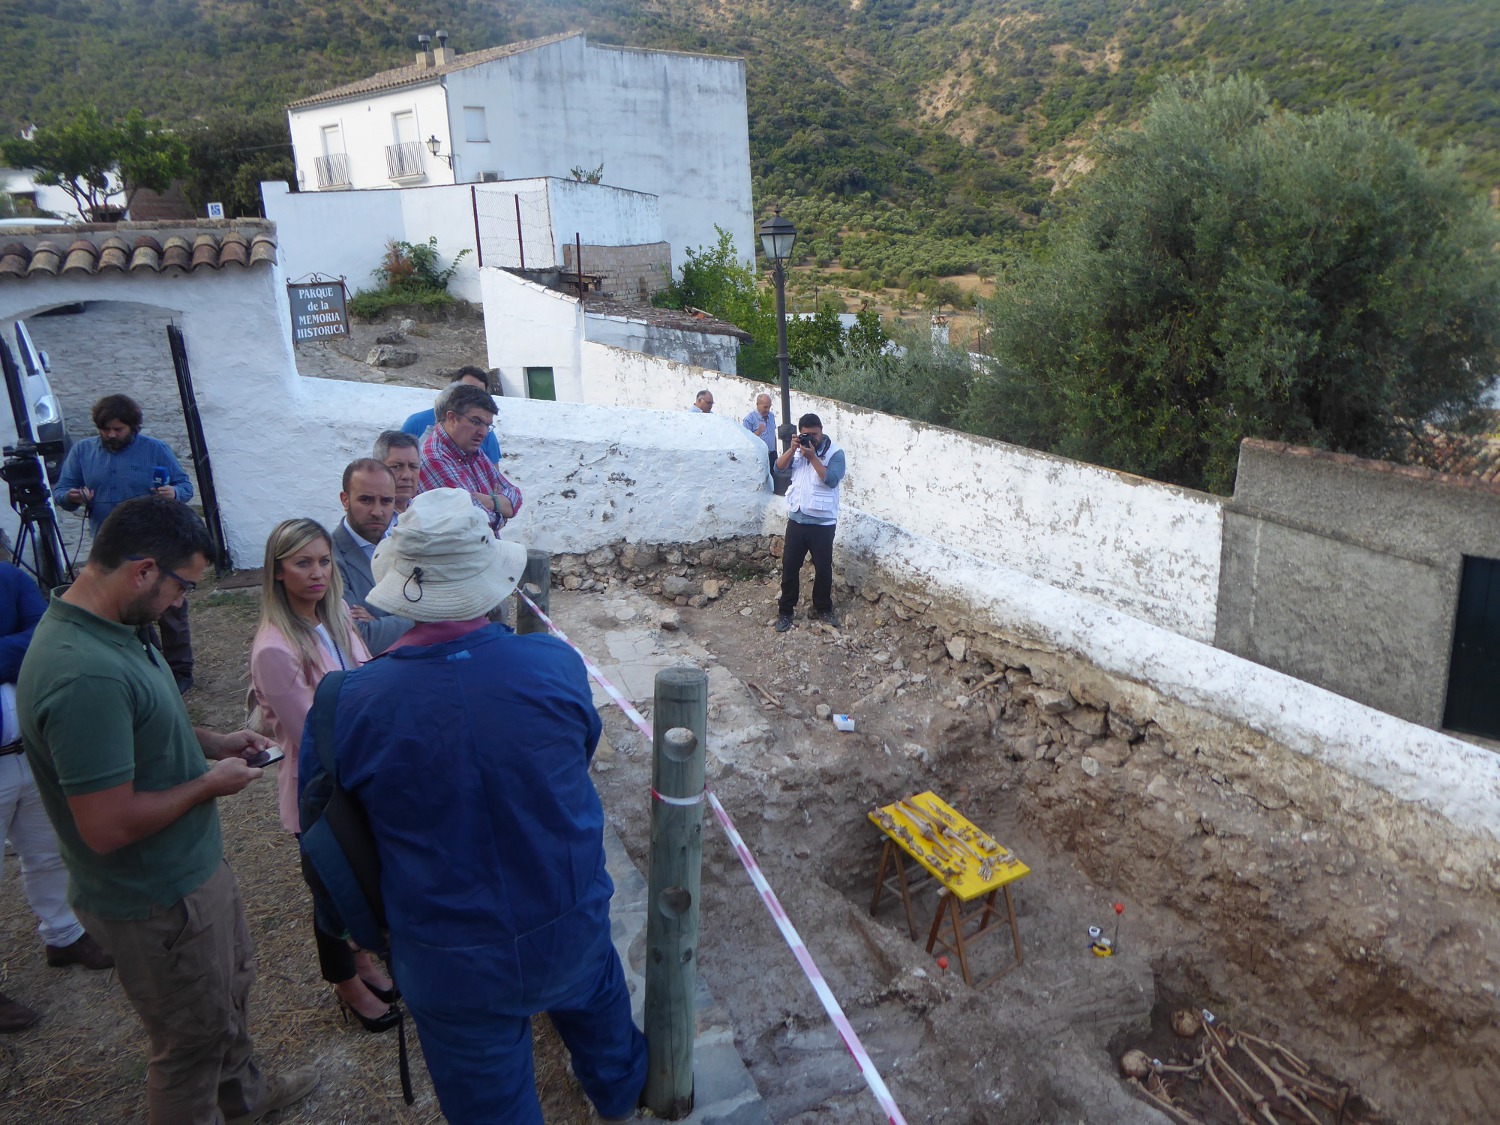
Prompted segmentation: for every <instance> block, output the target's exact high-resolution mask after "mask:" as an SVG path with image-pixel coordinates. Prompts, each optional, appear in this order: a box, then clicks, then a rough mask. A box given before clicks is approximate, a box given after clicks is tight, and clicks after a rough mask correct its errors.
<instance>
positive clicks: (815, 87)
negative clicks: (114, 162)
mask: <svg viewBox="0 0 1500 1125" xmlns="http://www.w3.org/2000/svg"><path fill="white" fill-rule="evenodd" d="M437 27H443V28H445V29H446V30H447V31H448V32H449V33H450V35H451V37H452V44H453V45H454V46H455V47H457V48H458V49H459V50H466V49H467V50H473V49H478V48H482V47H487V46H492V45H495V44H498V43H503V42H507V41H511V40H515V39H521V38H527V37H530V36H534V35H542V34H548V33H551V32H554V31H559V30H564V29H568V28H581V29H583V30H585V31H587V32H588V33H589V34H590V35H591V36H592V37H594V38H595V39H596V40H598V41H601V42H617V43H625V44H630V45H635V46H644V47H668V48H677V49H687V50H694V51H710V52H716V53H726V54H735V55H741V56H744V57H745V58H746V59H747V60H748V63H749V66H748V76H749V97H750V129H751V154H752V161H753V165H754V172H755V177H756V182H757V190H758V199H759V200H761V201H763V204H765V205H768V204H769V202H770V201H772V200H774V199H781V200H784V201H786V202H787V204H788V211H789V213H790V214H791V215H792V217H793V218H794V220H795V221H797V223H798V225H799V228H801V229H803V230H804V231H805V232H806V234H807V235H808V237H807V238H806V239H804V241H803V244H802V245H803V247H804V249H805V251H806V253H807V255H808V260H809V261H810V262H814V263H816V264H820V265H835V264H841V265H843V266H844V267H845V268H847V269H852V270H860V271H865V275H864V277H863V278H862V279H861V280H863V281H865V282H867V283H868V284H871V285H874V284H878V282H879V281H881V280H884V281H886V282H890V283H897V282H899V283H902V284H905V283H907V282H909V281H910V280H911V279H913V278H919V277H922V276H927V275H944V274H950V273H959V272H968V271H973V270H976V269H978V270H984V269H990V270H993V269H995V268H996V266H997V263H998V262H999V260H1000V258H1001V256H1002V254H1003V252H1004V251H1005V249H1006V248H1007V246H1008V245H1009V244H1010V243H1011V242H1012V241H1013V240H1014V239H1015V238H1016V237H1018V236H1019V235H1020V234H1022V233H1024V232H1025V231H1026V230H1028V229H1030V228H1031V227H1033V226H1035V224H1036V223H1037V221H1038V218H1039V217H1040V216H1042V215H1043V214H1044V213H1045V208H1046V204H1047V200H1048V198H1049V196H1050V194H1051V193H1052V191H1053V190H1054V187H1055V185H1057V184H1059V183H1066V182H1067V181H1068V180H1069V179H1070V178H1071V177H1072V176H1074V175H1076V174H1077V173H1078V172H1079V171H1081V170H1083V169H1086V168H1087V166H1088V165H1087V161H1086V152H1087V148H1088V144H1089V141H1090V138H1091V137H1092V136H1093V135H1094V134H1095V133H1096V132H1097V130H1098V129H1099V128H1100V127H1101V126H1106V125H1111V124H1127V123H1130V122H1131V121H1133V120H1134V119H1135V118H1136V117H1137V116H1138V114H1139V113H1140V111H1141V109H1142V108H1143V107H1144V105H1145V102H1146V99H1147V98H1148V97H1149V96H1150V94H1151V93H1152V91H1153V90H1154V89H1155V88H1156V84H1157V82H1158V80H1159V79H1160V77H1161V76H1162V75H1165V74H1172V73H1181V72H1184V71H1188V70H1194V69H1199V68H1202V67H1204V66H1206V65H1212V66H1214V67H1215V68H1216V69H1217V71H1218V72H1219V73H1220V74H1225V75H1227V74H1230V73H1234V72H1241V71H1243V72H1246V73H1249V74H1252V75H1254V76H1255V77H1257V78H1259V79H1260V80H1261V81H1263V82H1264V83H1265V85H1266V87H1267V88H1268V90H1269V92H1270V94H1271V96H1272V97H1273V98H1274V99H1276V100H1277V101H1278V102H1280V103H1281V104H1283V105H1286V106H1288V107H1290V108H1295V109H1299V110H1313V109H1318V108H1321V107H1324V106H1327V105H1329V104H1331V103H1333V102H1336V101H1339V100H1345V101H1348V102H1351V103H1353V104H1354V105H1356V106H1359V107H1362V108H1367V109H1370V110H1373V111H1375V112H1378V113H1381V114H1388V115H1390V116H1391V117H1392V118H1393V119H1394V120H1396V121H1397V122H1398V123H1399V124H1401V125H1402V126H1403V127H1404V128H1405V129H1407V130H1408V132H1409V133H1410V134H1411V135H1412V136H1413V137H1414V138H1416V139H1417V140H1419V141H1420V142H1421V143H1423V144H1425V145H1427V146H1429V147H1434V148H1436V147H1439V146H1442V145H1445V144H1449V143H1461V144H1464V145H1466V146H1467V147H1468V148H1469V150H1470V152H1471V159H1470V163H1469V165H1468V174H1469V176H1470V178H1471V180H1472V182H1473V183H1474V185H1475V188H1476V190H1492V189H1493V188H1494V187H1495V185H1497V184H1500V18H1497V13H1496V8H1495V3H1494V0H1420V2H1417V0H1385V2H1380V0H1375V2H1369V3H1360V4H1352V5H1337V4H1333V3H1328V2H1326V0H1253V2H1250V0H745V2H742V3H733V4H726V3H721V2H718V0H533V2H531V3H519V2H516V0H488V2H478V0H431V2H424V3H415V2H411V0H0V41H3V42H4V43H5V44H6V46H7V50H5V51H3V52H0V126H3V127H4V128H6V129H7V130H9V129H13V128H15V127H16V126H18V125H19V124H21V123H23V122H27V121H42V122H45V121H46V120H48V119H49V117H51V116H53V115H55V114H58V113H59V112H62V111H64V110H66V109H69V108H72V107H76V106H78V105H80V104H84V103H93V104H97V105H99V106H100V107H101V108H104V109H106V110H108V109H113V108H119V109H121V110H123V109H125V108H129V107H139V108H140V109H142V110H143V111H144V112H146V113H147V114H148V115H152V116H156V117H159V118H162V119H164V120H166V121H169V122H172V123H175V124H184V123H187V122H190V121H193V120H205V119H213V120H221V119H223V118H224V117H225V116H226V115H234V116H248V117H264V116H273V117H274V116H276V115H278V114H279V112H280V107H281V106H282V105H283V104H284V103H285V102H286V101H288V100H290V99H292V98H295V97H298V96H300V95H303V94H307V93H311V92H314V91H316V90H319V89H322V88H326V87H328V86H331V85H334V84H337V83H340V82H344V81H347V80H350V79H353V78H357V77H360V76H362V75H365V74H368V73H370V72H372V71H375V70H378V69H383V68H386V67H390V66H394V65H398V64H399V63H401V62H402V61H404V60H405V59H407V58H409V57H410V55H411V52H412V51H413V50H414V41H415V36H416V35H417V34H418V33H419V32H422V31H432V30H434V29H435V28H437ZM1081 158H1083V159H1081ZM558 172H559V173H564V172H566V169H558Z"/></svg>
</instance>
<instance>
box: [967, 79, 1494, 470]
mask: <svg viewBox="0 0 1500 1125" xmlns="http://www.w3.org/2000/svg"><path fill="white" fill-rule="evenodd" d="M1100 149H1101V151H1100V153H1099V157H1100V159H1099V163H1098V167H1097V168H1096V170H1095V171H1094V172H1093V173H1091V174H1090V175H1089V176H1088V177H1087V178H1086V179H1085V180H1084V182H1083V183H1082V184H1081V185H1080V186H1079V187H1078V188H1077V189H1076V191H1075V193H1074V195H1073V197H1072V198H1071V199H1070V200H1068V201H1067V202H1066V203H1064V204H1063V205H1062V214H1061V215H1060V216H1059V218H1058V219H1057V221H1056V222H1055V223H1054V225H1053V227H1052V230H1051V232H1050V235H1049V236H1048V237H1047V238H1046V239H1045V241H1044V243H1043V244H1042V245H1041V246H1040V247H1039V248H1038V249H1037V250H1036V251H1035V252H1034V253H1033V254H1032V255H1031V256H1030V257H1028V258H1026V259H1024V260H1022V261H1021V262H1020V263H1018V264H1016V265H1014V266H1012V267H1011V268H1010V269H1009V270H1008V271H1006V272H1004V273H1003V274H1002V275H1001V277H1000V285H999V289H998V291H997V294H996V296H995V298H994V299H993V300H992V301H991V302H990V303H989V304H988V307H987V315H988V318H989V320H990V329H991V339H992V341H993V345H994V346H993V355H994V357H995V362H994V365H993V366H992V368H990V369H989V370H988V371H987V372H986V373H985V374H984V376H983V377H982V378H980V379H978V380H977V381H976V383H975V385H974V387H973V389H972V393H971V395H970V399H969V403H968V406H967V408H966V411H965V415H964V419H963V421H964V422H965V424H966V425H967V426H968V428H971V429H974V430H976V431H978V432H981V433H987V434H991V435H993V436H996V437H1002V438H1005V439H1007V440H1011V441H1017V442H1020V443H1023V444H1026V445H1031V446H1033V447H1036V448H1042V449H1048V450H1051V451H1054V452H1057V453H1062V454H1065V455H1067V456H1072V457H1078V458H1081V459H1085V460H1089V461H1094V462H1097V463H1100V464H1104V465H1110V466H1113V467H1115V468H1119V469H1124V470H1128V471H1131V472H1137V473H1142V474H1144V475H1147V476H1151V477H1155V478H1157V479H1160V480H1165V481H1171V482H1174V483H1178V484H1183V485H1188V486H1192V487H1199V488H1210V489H1214V490H1219V491H1227V490H1229V489H1230V488H1231V487H1232V483H1233V478H1234V471H1235V464H1236V458H1237V451H1238V446H1239V442H1240V439H1241V438H1244V437H1247V436H1255V437H1265V438H1272V439H1278V440H1284V441H1292V442H1297V443H1302V444H1307V445H1313V446H1318V447H1322V448H1327V449H1332V450H1336V451H1340V452H1348V453H1355V454H1360V455H1364V456H1374V457H1386V458H1394V459H1405V458H1406V457H1408V456H1410V455H1412V454H1413V452H1414V451H1415V450H1416V449H1417V448H1419V447H1420V444H1421V443H1422V442H1423V441H1424V440H1425V439H1426V435H1428V434H1430V433H1431V432H1432V428H1433V426H1434V425H1436V426H1439V427H1441V426H1450V427H1459V426H1462V424H1463V423H1464V420H1465V419H1466V418H1469V417H1471V416H1472V412H1473V410H1474V409H1475V407H1476V406H1477V403H1478V400H1479V397H1480V395H1481V393H1482V391H1483V389H1484V387H1485V384H1486V383H1487V381H1488V380H1489V379H1490V378H1491V377H1492V375H1493V373H1494V371H1495V370H1496V364H1495V361H1496V355H1497V346H1500V259H1497V253H1496V246H1497V241H1500V224H1497V223H1496V221H1495V219H1494V218H1493V216H1492V215H1491V214H1490V213H1489V212H1488V210H1487V209H1486V207H1485V206H1484V205H1483V203H1482V202H1481V201H1480V200H1479V199H1477V198H1476V197H1474V196H1473V195H1472V194H1471V191H1470V189H1469V188H1468V187H1467V186H1466V185H1465V184H1464V182H1463V181H1462V179H1461V178H1460V174H1459V167H1458V161H1459V155H1458V154H1455V153H1452V152H1444V153H1442V154H1439V155H1437V156H1431V155H1429V154H1427V153H1425V152H1423V151H1422V150H1421V149H1419V148H1418V147H1417V146H1416V145H1414V144H1412V143H1411V142H1409V141H1407V140H1406V139H1404V138H1403V137H1402V136H1401V135H1400V134H1398V133H1397V132H1396V131H1395V129H1394V128H1393V127H1392V126H1391V125H1390V124H1389V123H1388V122H1386V121H1385V120H1383V119H1380V118H1377V117H1374V116H1371V115H1369V114H1366V113H1363V112H1357V111H1354V110H1350V109H1346V108H1334V109H1330V110H1326V111H1324V112H1321V113H1318V114H1316V115H1312V116H1301V115H1297V114H1293V113H1288V112H1285V111H1281V110H1278V109H1276V108H1274V107H1272V106H1271V104H1270V102H1269V100H1268V98H1267V96H1266V93H1265V91H1264V89H1263V88H1262V87H1261V86H1260V85H1259V84H1257V83H1255V82H1253V81H1250V80H1248V79H1245V78H1230V79H1228V80H1226V81H1217V80H1214V79H1213V78H1211V77H1205V76H1196V77H1192V78H1188V79H1185V80H1178V81H1175V82H1171V83H1169V84H1167V85H1166V86H1165V87H1164V88H1163V89H1162V90H1161V91H1160V92H1159V93H1158V94H1157V96H1156V97H1155V98H1154V99H1153V101H1152V102H1151V104H1150V106H1149V108H1148V110H1147V112H1146V114H1145V115H1144V117H1143V119H1142V120H1141V122H1140V124H1139V127H1138V128H1136V129H1132V130H1121V131H1117V132H1114V133H1112V134H1109V135H1108V136H1107V137H1105V138H1104V140H1103V141H1102V143H1101V145H1100Z"/></svg>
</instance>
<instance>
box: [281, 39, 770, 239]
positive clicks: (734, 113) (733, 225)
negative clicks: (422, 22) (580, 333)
mask: <svg viewBox="0 0 1500 1125" xmlns="http://www.w3.org/2000/svg"><path fill="white" fill-rule="evenodd" d="M424 38H425V37H424ZM424 48H428V49H424V50H421V51H419V52H418V53H417V57H416V60H415V62H413V63H411V64H408V65H406V66H402V67H397V68H396V69H394V70H388V71H384V72H382V73H380V74H375V75H372V76H371V77H369V78H365V79H362V80H360V81H358V82H352V83H349V84H348V85H344V86H339V87H335V88H334V89H332V90H325V91H324V92H322V93H320V94H315V95H313V96H312V97H308V98H303V99H301V100H300V101H296V102H293V103H291V105H290V106H289V107H288V111H287V117H288V122H289V125H290V129H291V136H292V148H293V151H294V154H295V158H296V167H297V182H298V187H299V189H300V190H301V191H304V192H317V191H337V190H350V189H353V190H360V189H368V188H392V187H417V186H429V185H437V184H459V183H473V182H491V181H498V180H517V179H524V178H533V177H534V178H543V177H562V176H568V175H569V174H570V173H571V172H572V171H573V170H574V169H580V170H583V171H584V172H592V171H595V170H600V175H601V178H602V182H604V183H607V184H610V185H613V186H616V187H620V188H626V189H629V190H631V191H636V192H645V193H649V194H652V195H655V196H658V197H659V199H660V201H661V202H660V208H661V226H662V238H663V239H664V240H665V241H666V242H667V243H669V244H670V246H671V248H672V258H673V260H674V261H675V262H681V261H682V260H683V253H684V251H686V250H688V249H696V248H697V247H699V246H712V245H713V244H714V243H715V242H716V241H717V235H716V233H715V230H714V228H715V226H719V227H723V228H724V229H725V230H727V231H729V232H730V234H731V235H733V236H734V240H735V246H736V247H737V248H738V249H739V251H740V253H741V254H743V255H744V256H745V257H746V258H747V259H748V258H749V257H750V256H751V255H752V253H753V247H754V220H753V216H752V210H751V196H750V139H749V123H748V117H747V112H746V105H745V63H744V60H743V59H736V58H724V57H716V56H709V55H691V54H682V53H678V52H673V51H648V50H638V49H635V48H629V47H613V46H606V47H598V46H592V45H590V44H589V43H588V41H587V40H586V39H585V37H584V36H583V35H582V34H581V33H576V32H574V33H568V34H563V35H555V36H550V37H547V38H543V39H533V40H529V41H527V42H523V43H512V44H508V45H506V46H503V47H492V48H489V49H486V50H482V51H474V52H471V53H468V54H459V53H458V52H456V51H454V50H452V49H451V48H449V47H448V46H447V41H446V37H444V36H441V35H440V36H439V39H438V45H437V47H436V49H430V45H428V44H424ZM434 140H435V141H436V148H437V154H436V155H434V154H433V152H432V151H430V149H431V143H430V142H432V141H434Z"/></svg>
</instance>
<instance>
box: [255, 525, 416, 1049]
mask: <svg viewBox="0 0 1500 1125" xmlns="http://www.w3.org/2000/svg"><path fill="white" fill-rule="evenodd" d="M343 593H344V591H343V583H342V582H341V580H340V579H339V571H338V567H337V566H335V565H334V562H333V540H332V538H331V537H330V536H329V534H328V532H327V531H326V530H324V528H323V526H322V525H321V524H319V523H318V522H317V521H315V520H309V519H296V520H286V521H285V522H283V523H280V524H278V525H277V526H276V528H275V530H273V531H272V532H271V537H270V538H269V539H268V540H266V560H265V569H264V570H263V572H262V578H261V594H262V597H261V611H260V628H259V629H258V630H257V631H256V634H255V643H254V644H253V645H252V646H251V648H250V682H251V684H252V685H253V686H254V688H255V699H256V702H257V703H258V704H259V705H260V709H261V711H262V713H263V714H264V716H265V720H266V723H267V724H268V727H269V729H270V731H271V736H272V737H273V738H275V739H276V742H277V744H278V745H279V746H280V747H281V748H282V750H284V751H285V752H286V758H285V759H284V760H283V761H282V762H281V764H280V765H278V766H277V767H276V769H277V774H278V776H277V778H276V785H277V790H278V805H279V808H280V811H281V823H282V826H283V827H285V828H286V830H287V831H288V832H292V833H300V832H301V830H302V824H301V821H300V819H299V817H298V814H297V752H298V749H299V748H300V747H301V745H302V726H303V723H304V722H306V720H307V712H308V710H309V709H310V708H311V707H312V701H313V692H314V690H316V688H317V686H318V683H319V682H320V681H321V680H322V679H323V677H324V676H326V675H327V674H328V673H329V672H333V671H337V670H339V669H341V668H343V669H349V668H358V667H359V666H360V665H361V664H363V663H365V662H366V661H367V660H369V659H370V651H369V649H367V648H366V647H365V643H364V641H362V640H361V639H360V636H359V633H358V632H357V631H356V629H355V627H354V619H353V618H352V617H351V616H350V615H349V607H348V606H346V605H345V604H344V598H343ZM313 934H314V937H315V938H316V940H317V947H318V965H319V967H320V968H321V970H322V973H323V979H324V980H326V981H328V982H329V983H330V984H332V985H333V990H334V992H335V993H336V994H337V996H338V1000H339V1005H340V1007H341V1008H342V1009H343V1011H344V1012H345V1019H347V1018H348V1015H347V1013H349V1012H353V1013H354V1016H355V1018H356V1019H358V1020H359V1022H360V1024H361V1026H363V1027H364V1029H365V1030H366V1031H374V1032H379V1031H389V1030H390V1029H391V1028H393V1027H395V1026H396V1024H397V1023H398V1022H399V1021H400V1013H399V1012H398V1010H397V1009H396V1008H395V1007H394V1006H393V1004H392V1001H393V1000H394V999H395V990H394V987H393V986H392V984H391V978H390V977H389V976H387V975H386V974H385V972H384V971H383V970H381V969H380V967H379V966H378V965H377V964H376V963H375V961H374V959H373V958H372V957H371V956H370V955H369V954H368V953H366V952H364V951H362V950H358V951H357V950H355V949H353V948H352V947H351V946H350V945H349V943H348V942H347V941H346V940H345V939H344V938H342V937H340V936H338V935H336V934H329V933H325V932H324V931H323V930H322V929H321V928H320V927H319V926H318V925H317V923H316V922H314V924H313Z"/></svg>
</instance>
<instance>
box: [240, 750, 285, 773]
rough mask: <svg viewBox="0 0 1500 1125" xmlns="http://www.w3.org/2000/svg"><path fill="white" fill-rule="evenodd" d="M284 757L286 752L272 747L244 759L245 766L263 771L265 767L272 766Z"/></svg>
mask: <svg viewBox="0 0 1500 1125" xmlns="http://www.w3.org/2000/svg"><path fill="white" fill-rule="evenodd" d="M285 757H286V752H285V751H284V750H282V749H281V747H280V746H273V747H271V748H270V749H269V750H262V751H261V752H260V753H259V754H253V755H251V756H250V757H248V758H246V759H245V764H246V765H247V766H252V767H254V768H255V769H265V767H266V766H274V765H275V764H276V763H277V762H279V761H281V760H282V759H283V758H285Z"/></svg>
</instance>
